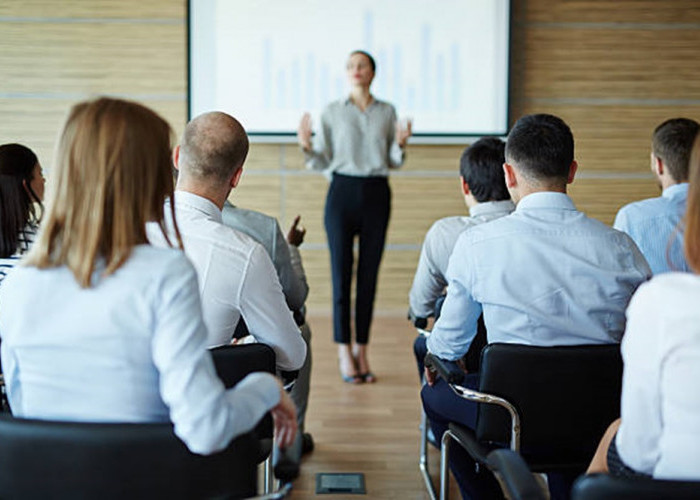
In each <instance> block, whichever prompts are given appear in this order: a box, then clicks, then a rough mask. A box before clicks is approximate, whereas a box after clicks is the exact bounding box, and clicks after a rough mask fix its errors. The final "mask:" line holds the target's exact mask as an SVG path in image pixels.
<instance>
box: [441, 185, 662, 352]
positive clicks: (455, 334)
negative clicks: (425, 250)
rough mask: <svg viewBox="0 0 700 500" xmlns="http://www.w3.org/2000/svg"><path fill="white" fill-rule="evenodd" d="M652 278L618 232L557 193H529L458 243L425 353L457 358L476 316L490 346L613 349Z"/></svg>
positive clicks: (464, 349)
mask: <svg viewBox="0 0 700 500" xmlns="http://www.w3.org/2000/svg"><path fill="white" fill-rule="evenodd" d="M650 274H651V271H650V269H649V266H648V265H647V262H646V261H645V260H644V257H643V256H642V254H641V253H640V251H639V249H638V248H637V246H636V245H635V244H634V242H633V241H632V239H631V238H630V237H629V236H627V235H626V234H625V233H622V232H620V231H616V230H614V229H612V228H610V227H608V226H606V225H605V224H603V223H601V222H599V221H597V220H595V219H591V218H589V217H586V215H585V214H583V213H581V212H579V211H578V210H576V207H575V206H574V204H573V202H572V201H571V198H569V197H568V196H567V195H565V194H563V193H555V192H541V193H533V194H530V195H528V196H526V197H524V198H523V199H521V200H520V202H519V203H518V205H517V207H516V209H515V212H513V213H512V214H511V215H507V216H505V217H501V218H500V219H496V220H494V221H491V222H489V223H487V224H480V225H478V226H476V227H473V228H471V229H469V230H468V231H464V232H463V233H462V234H461V235H460V236H459V239H458V240H457V244H456V245H455V249H454V251H453V252H452V256H451V257H450V263H449V266H448V268H447V277H448V289H447V290H448V291H447V298H446V299H445V303H444V304H443V306H442V312H441V315H440V319H438V321H437V322H436V324H435V327H434V328H433V332H432V334H431V335H430V337H429V338H428V349H429V350H430V352H432V353H433V354H435V355H437V356H438V357H441V358H445V359H449V360H454V359H458V358H461V357H462V356H463V355H464V354H465V353H466V352H467V350H468V349H469V345H470V344H471V341H472V339H473V338H474V335H475V334H476V327H477V320H478V319H479V316H480V315H481V312H482V310H483V313H484V322H485V324H486V331H487V332H488V334H487V335H488V341H489V342H490V343H491V342H510V343H519V344H527V345H541V346H552V345H577V344H602V343H612V342H619V340H620V338H621V337H622V333H623V331H624V329H625V309H626V308H627V304H628V303H629V300H630V298H631V297H632V294H633V293H634V291H635V290H636V289H637V287H638V286H639V285H640V283H642V282H643V281H645V280H646V279H647V278H648V277H649V276H650Z"/></svg>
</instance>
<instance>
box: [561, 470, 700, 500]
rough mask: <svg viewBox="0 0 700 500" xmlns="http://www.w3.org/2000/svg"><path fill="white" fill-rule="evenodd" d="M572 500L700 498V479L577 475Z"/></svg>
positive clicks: (684, 499) (674, 499) (678, 499)
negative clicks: (683, 479)
mask: <svg viewBox="0 0 700 500" xmlns="http://www.w3.org/2000/svg"><path fill="white" fill-rule="evenodd" d="M571 498H572V500H658V499H660V498H663V499H664V500H691V499H693V500H694V499H697V498H700V481H667V480H660V479H647V478H642V477H630V478H626V477H625V478H622V477H614V476H611V475H609V474H592V475H590V476H582V477H580V478H579V479H578V480H577V481H576V483H575V484H574V489H573V490H572V492H571Z"/></svg>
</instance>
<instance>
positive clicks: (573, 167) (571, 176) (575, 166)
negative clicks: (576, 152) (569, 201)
mask: <svg viewBox="0 0 700 500" xmlns="http://www.w3.org/2000/svg"><path fill="white" fill-rule="evenodd" d="M577 170H578V163H576V160H574V161H572V162H571V166H570V167H569V176H568V177H567V179H566V183H567V184H571V183H572V182H574V176H576V171H577Z"/></svg>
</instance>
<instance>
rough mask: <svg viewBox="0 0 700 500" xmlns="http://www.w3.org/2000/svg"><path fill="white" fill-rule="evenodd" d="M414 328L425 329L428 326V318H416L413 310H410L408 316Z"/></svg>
mask: <svg viewBox="0 0 700 500" xmlns="http://www.w3.org/2000/svg"><path fill="white" fill-rule="evenodd" d="M406 319H408V320H409V321H410V322H411V324H412V325H413V326H415V327H416V328H418V329H419V330H422V329H424V328H425V327H426V326H428V318H423V317H422V316H416V315H415V314H413V311H412V310H411V308H410V307H409V308H408V315H407V318H406Z"/></svg>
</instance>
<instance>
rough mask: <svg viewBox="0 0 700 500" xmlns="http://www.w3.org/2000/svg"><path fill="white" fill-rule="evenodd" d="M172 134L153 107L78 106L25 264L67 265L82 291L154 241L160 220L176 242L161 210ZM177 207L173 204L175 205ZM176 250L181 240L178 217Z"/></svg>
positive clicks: (112, 102)
mask: <svg viewBox="0 0 700 500" xmlns="http://www.w3.org/2000/svg"><path fill="white" fill-rule="evenodd" d="M171 136H172V131H171V129H170V126H169V125H168V123H167V122H166V121H165V120H164V119H163V118H161V117H160V116H158V115H157V114H156V113H154V112H153V111H151V110H150V109H148V108H146V107H144V106H142V105H140V104H137V103H134V102H129V101H124V100H120V99H112V98H106V97H102V98H99V99H96V100H93V101H86V102H82V103H79V104H77V105H75V106H74V107H73V108H72V109H71V111H70V113H69V115H68V119H67V120H66V123H65V125H64V127H63V130H62V132H61V135H60V138H59V143H58V148H57V151H56V161H55V167H54V169H53V172H52V176H51V182H50V183H49V192H48V196H47V209H46V216H45V218H44V220H43V223H42V227H41V229H40V231H39V235H38V237H37V241H36V242H35V243H34V246H33V247H32V250H31V251H30V253H29V255H28V256H27V259H26V261H25V265H28V266H36V267H38V268H48V267H57V266H67V267H68V268H69V269H70V270H71V271H72V272H73V275H74V276H75V279H76V281H77V282H78V283H79V284H80V286H82V287H90V286H91V285H92V282H93V274H94V272H95V268H96V264H97V262H98V260H101V259H103V260H104V265H105V269H104V273H103V274H104V275H110V274H112V273H114V272H115V271H116V270H117V269H119V267H120V266H121V265H122V264H124V262H126V260H127V259H128V258H129V256H130V255H131V251H132V249H133V247H134V246H136V245H139V244H144V243H148V238H147V237H146V223H147V222H149V221H155V222H157V223H158V225H159V226H160V228H161V231H163V234H164V235H165V237H166V240H167V241H168V243H169V244H170V240H169V239H168V236H167V231H166V228H165V223H164V213H163V206H164V202H165V200H166V198H168V197H172V194H173V178H172V173H171V172H172V162H171V156H170V139H171ZM171 207H172V204H171ZM172 217H173V226H174V231H175V235H176V238H177V244H178V246H179V247H180V248H182V240H181V238H180V233H179V231H178V228H177V223H176V222H175V214H174V210H173V211H172Z"/></svg>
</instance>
